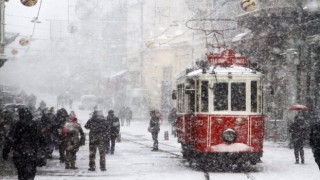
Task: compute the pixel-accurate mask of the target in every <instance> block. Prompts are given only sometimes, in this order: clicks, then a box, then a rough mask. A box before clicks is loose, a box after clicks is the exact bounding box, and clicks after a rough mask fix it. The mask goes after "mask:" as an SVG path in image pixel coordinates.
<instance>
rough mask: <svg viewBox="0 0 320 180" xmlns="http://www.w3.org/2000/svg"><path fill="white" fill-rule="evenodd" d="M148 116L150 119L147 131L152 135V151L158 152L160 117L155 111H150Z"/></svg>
mask: <svg viewBox="0 0 320 180" xmlns="http://www.w3.org/2000/svg"><path fill="white" fill-rule="evenodd" d="M150 116H151V119H150V123H149V128H148V131H149V132H150V133H151V135H152V140H153V148H152V151H158V150H159V142H158V134H159V132H160V119H161V115H160V113H159V112H157V111H156V110H152V111H150Z"/></svg>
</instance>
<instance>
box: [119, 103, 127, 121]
mask: <svg viewBox="0 0 320 180" xmlns="http://www.w3.org/2000/svg"><path fill="white" fill-rule="evenodd" d="M118 117H119V119H120V121H121V126H124V121H125V118H126V108H125V107H124V106H122V107H121V108H120V110H119V115H118Z"/></svg>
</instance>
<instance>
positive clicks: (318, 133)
mask: <svg viewBox="0 0 320 180" xmlns="http://www.w3.org/2000/svg"><path fill="white" fill-rule="evenodd" d="M310 146H311V149H312V152H313V157H314V160H315V162H316V163H317V164H318V167H319V170H320V121H318V122H316V123H314V124H313V125H311V128H310Z"/></svg>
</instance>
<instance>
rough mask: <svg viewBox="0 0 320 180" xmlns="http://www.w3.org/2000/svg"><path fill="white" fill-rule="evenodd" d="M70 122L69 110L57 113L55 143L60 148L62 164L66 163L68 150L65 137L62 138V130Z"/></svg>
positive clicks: (62, 109)
mask: <svg viewBox="0 0 320 180" xmlns="http://www.w3.org/2000/svg"><path fill="white" fill-rule="evenodd" d="M68 120H69V115H68V112H67V110H65V109H64V108H61V109H59V110H58V111H57V115H56V120H55V128H54V132H55V137H54V139H55V142H56V146H58V148H59V154H60V158H59V159H60V163H63V162H64V161H65V150H66V144H65V142H64V137H63V136H61V132H62V129H63V127H64V125H65V124H66V122H68Z"/></svg>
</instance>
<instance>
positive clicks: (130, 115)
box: [126, 108, 132, 119]
mask: <svg viewBox="0 0 320 180" xmlns="http://www.w3.org/2000/svg"><path fill="white" fill-rule="evenodd" d="M126 119H132V110H131V109H129V108H128V109H127V110H126Z"/></svg>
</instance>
